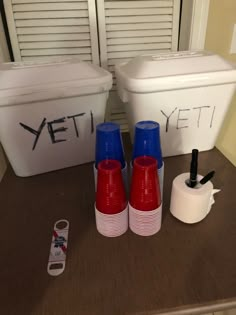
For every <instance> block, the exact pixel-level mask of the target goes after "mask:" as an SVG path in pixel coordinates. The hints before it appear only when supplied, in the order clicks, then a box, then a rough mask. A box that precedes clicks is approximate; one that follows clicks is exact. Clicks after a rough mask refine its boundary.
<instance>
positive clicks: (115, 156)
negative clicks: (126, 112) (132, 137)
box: [94, 122, 127, 190]
mask: <svg viewBox="0 0 236 315" xmlns="http://www.w3.org/2000/svg"><path fill="white" fill-rule="evenodd" d="M103 160H117V161H119V162H120V163H121V171H122V176H123V180H124V185H125V187H126V188H127V163H126V161H125V155H124V148H123V142H122V138H121V132H120V126H119V125H118V124H116V123H113V122H105V123H102V124H99V125H97V127H96V152H95V164H94V180H95V190H96V189H97V166H98V163H99V162H101V161H103Z"/></svg>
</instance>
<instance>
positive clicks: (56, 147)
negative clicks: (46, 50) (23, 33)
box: [0, 58, 112, 176]
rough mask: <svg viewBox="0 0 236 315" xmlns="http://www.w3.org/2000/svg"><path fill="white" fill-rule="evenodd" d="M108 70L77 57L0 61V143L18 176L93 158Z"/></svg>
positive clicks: (103, 111)
mask: <svg viewBox="0 0 236 315" xmlns="http://www.w3.org/2000/svg"><path fill="white" fill-rule="evenodd" d="M111 86H112V77H111V74H110V73H109V72H107V71H105V70H103V69H101V68H99V67H97V66H95V65H92V64H87V63H84V62H81V61H79V60H78V59H77V58H74V59H68V60H61V61H60V62H49V63H48V62H46V63H45V62H37V63H35V62H33V63H30V62H23V63H6V64H1V65H0V142H1V143H2V145H3V147H4V150H5V152H6V154H7V156H8V159H9V161H10V163H11V165H12V167H13V169H14V171H15V173H16V175H18V176H31V175H35V174H39V173H44V172H48V171H52V170H56V169H60V168H65V167H69V166H74V165H78V164H82V163H86V162H90V161H93V160H94V154H95V153H94V148H95V136H96V135H95V134H96V125H97V124H99V123H101V122H103V121H104V116H105V108H106V102H107V98H108V93H109V89H110V88H111Z"/></svg>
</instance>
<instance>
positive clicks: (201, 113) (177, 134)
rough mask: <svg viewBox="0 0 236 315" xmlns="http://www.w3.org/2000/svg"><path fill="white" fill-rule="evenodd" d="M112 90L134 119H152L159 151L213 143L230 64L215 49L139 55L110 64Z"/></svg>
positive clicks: (229, 90) (233, 78) (234, 76)
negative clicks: (114, 82)
mask: <svg viewBox="0 0 236 315" xmlns="http://www.w3.org/2000/svg"><path fill="white" fill-rule="evenodd" d="M116 77H117V84H118V93H119V95H120V97H121V99H122V101H123V102H126V112H127V116H128V123H129V129H130V132H131V138H133V127H134V124H135V123H136V122H138V121H141V120H150V119H151V120H156V121H157V122H159V123H160V126H161V139H162V153H163V155H164V156H171V155H178V154H184V153H190V152H191V151H192V149H193V148H197V149H199V150H200V151H204V150H210V149H212V148H213V147H214V145H215V141H216V138H217V135H218V132H219V130H220V127H221V124H222V122H223V119H224V117H225V114H226V112H227V109H228V106H229V104H230V100H231V98H232V96H233V93H234V91H235V83H236V68H235V66H234V65H232V64H231V63H229V62H227V61H226V60H224V59H223V58H221V57H220V56H218V55H215V54H212V53H210V52H205V51H186V52H173V53H161V54H158V55H142V56H138V57H136V58H134V59H133V60H131V61H129V62H127V63H122V64H120V65H117V66H116Z"/></svg>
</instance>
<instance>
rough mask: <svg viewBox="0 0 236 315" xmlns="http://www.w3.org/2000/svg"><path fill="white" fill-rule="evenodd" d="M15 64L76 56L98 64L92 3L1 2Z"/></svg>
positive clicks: (80, 0)
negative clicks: (16, 62)
mask: <svg viewBox="0 0 236 315" xmlns="http://www.w3.org/2000/svg"><path fill="white" fill-rule="evenodd" d="M4 7H5V12H6V17H7V23H8V28H9V33H10V38H11V44H12V47H13V53H14V58H15V60H16V61H21V60H23V61H24V60H27V61H30V60H32V61H34V60H52V59H55V58H58V56H63V57H69V56H73V55H76V56H78V57H79V58H80V59H81V60H85V61H90V62H93V63H96V64H98V63H99V54H98V35H97V18H96V6H95V0H4Z"/></svg>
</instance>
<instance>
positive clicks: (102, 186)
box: [96, 160, 127, 214]
mask: <svg viewBox="0 0 236 315" xmlns="http://www.w3.org/2000/svg"><path fill="white" fill-rule="evenodd" d="M126 206H127V200H126V194H125V188H124V183H123V179H122V174H121V163H120V162H119V161H116V160H104V161H101V162H100V163H99V164H98V178H97V192H96V208H97V210H98V211H100V212H101V213H104V214H117V213H119V212H121V211H123V210H124V209H125V208H126Z"/></svg>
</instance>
